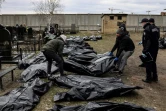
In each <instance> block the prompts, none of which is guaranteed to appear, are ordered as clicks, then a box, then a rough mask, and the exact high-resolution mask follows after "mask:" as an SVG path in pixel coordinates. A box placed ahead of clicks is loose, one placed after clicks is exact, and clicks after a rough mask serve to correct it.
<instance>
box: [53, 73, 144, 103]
mask: <svg viewBox="0 0 166 111" xmlns="http://www.w3.org/2000/svg"><path fill="white" fill-rule="evenodd" d="M54 82H55V83H56V84H57V85H59V86H64V87H69V88H71V89H70V90H69V91H68V92H63V93H58V94H56V95H55V96H54V101H72V100H95V99H104V98H110V97H116V96H122V95H124V94H127V93H129V92H131V91H133V90H135V89H142V88H141V87H139V86H129V85H125V84H123V83H122V81H121V80H120V79H117V78H111V77H109V78H108V77H107V78H98V77H89V76H80V75H68V76H63V77H58V78H55V80H54Z"/></svg>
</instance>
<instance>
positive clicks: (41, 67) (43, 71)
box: [20, 62, 58, 82]
mask: <svg viewBox="0 0 166 111" xmlns="http://www.w3.org/2000/svg"><path fill="white" fill-rule="evenodd" d="M57 71H58V67H56V66H55V62H53V64H52V68H51V73H56V72H57ZM37 77H40V78H45V77H47V62H44V63H40V64H34V65H31V66H29V67H28V68H27V69H25V70H24V71H23V72H22V73H21V78H20V80H21V81H22V82H27V81H29V80H31V79H35V78H37Z"/></svg>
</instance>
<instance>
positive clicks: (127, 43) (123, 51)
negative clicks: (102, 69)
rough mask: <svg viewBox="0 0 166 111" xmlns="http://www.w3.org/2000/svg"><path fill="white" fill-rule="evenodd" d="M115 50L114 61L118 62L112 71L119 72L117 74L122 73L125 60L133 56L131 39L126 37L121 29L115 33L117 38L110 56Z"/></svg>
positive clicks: (133, 46) (133, 47)
mask: <svg viewBox="0 0 166 111" xmlns="http://www.w3.org/2000/svg"><path fill="white" fill-rule="evenodd" d="M116 49H118V50H117V54H116V58H115V61H118V63H117V68H116V69H115V70H114V71H115V72H119V74H122V73H123V70H124V67H125V65H126V62H127V59H128V58H129V57H130V56H131V55H132V54H133V52H134V49H135V45H134V43H133V41H132V40H131V38H130V37H129V36H128V35H126V33H125V31H124V30H123V29H121V28H119V29H118V31H117V38H116V43H115V45H114V47H113V48H112V50H111V52H110V55H112V54H113V52H114V51H115V50H116Z"/></svg>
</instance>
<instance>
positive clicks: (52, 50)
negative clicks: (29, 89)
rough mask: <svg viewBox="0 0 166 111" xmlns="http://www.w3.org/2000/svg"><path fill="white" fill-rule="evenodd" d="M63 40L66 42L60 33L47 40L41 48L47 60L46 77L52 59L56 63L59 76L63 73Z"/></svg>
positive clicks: (49, 73)
mask: <svg viewBox="0 0 166 111" xmlns="http://www.w3.org/2000/svg"><path fill="white" fill-rule="evenodd" d="M65 42H66V36H65V35H60V37H58V38H56V39H53V40H50V41H49V42H47V43H46V44H45V45H44V46H43V48H42V52H43V54H44V56H45V57H46V59H47V61H48V65H47V73H48V77H50V76H51V66H52V61H56V62H57V63H58V67H59V72H60V75H61V76H63V75H64V73H63V57H62V52H63V48H64V44H65Z"/></svg>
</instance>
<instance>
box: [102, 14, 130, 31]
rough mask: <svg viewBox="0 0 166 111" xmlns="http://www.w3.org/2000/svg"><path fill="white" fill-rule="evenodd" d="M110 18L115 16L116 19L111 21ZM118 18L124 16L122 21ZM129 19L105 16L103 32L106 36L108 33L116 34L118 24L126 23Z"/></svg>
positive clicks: (125, 16) (103, 18)
mask: <svg viewBox="0 0 166 111" xmlns="http://www.w3.org/2000/svg"><path fill="white" fill-rule="evenodd" d="M110 16H113V17H114V19H113V20H111V19H110ZM118 16H122V19H121V20H118ZM126 19H127V15H119V14H117V15H104V16H103V17H102V25H103V27H102V28H103V29H102V32H103V33H104V34H106V33H115V32H116V31H117V29H118V27H119V26H118V22H126Z"/></svg>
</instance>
